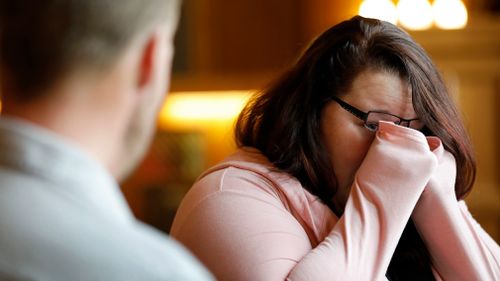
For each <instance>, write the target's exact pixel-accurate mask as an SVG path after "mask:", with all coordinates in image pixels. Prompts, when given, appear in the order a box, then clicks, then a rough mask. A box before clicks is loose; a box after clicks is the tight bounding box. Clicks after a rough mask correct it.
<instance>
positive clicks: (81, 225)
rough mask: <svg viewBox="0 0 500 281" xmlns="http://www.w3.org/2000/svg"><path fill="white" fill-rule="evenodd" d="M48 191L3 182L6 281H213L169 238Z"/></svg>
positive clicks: (22, 181) (1, 261)
mask: <svg viewBox="0 0 500 281" xmlns="http://www.w3.org/2000/svg"><path fill="white" fill-rule="evenodd" d="M0 170H1V169H0ZM4 174H5V173H2V171H0V175H4ZM5 175H6V174H5ZM28 185H29V186H28ZM49 188H51V187H50V186H48V185H46V184H44V183H43V182H36V180H33V179H32V178H30V177H25V176H23V175H14V174H11V175H9V176H8V177H4V178H2V179H1V180H0V276H2V274H7V273H8V274H10V275H19V276H24V278H26V277H28V279H30V277H33V278H34V277H36V278H34V279H36V280H79V278H80V279H81V280H209V277H208V276H209V275H208V273H207V272H206V271H205V270H204V269H203V267H202V266H201V265H200V264H199V263H198V261H197V260H196V259H195V258H194V257H193V256H191V255H190V254H189V253H188V252H187V251H185V250H184V248H183V247H182V246H180V245H179V244H178V243H177V242H176V241H174V240H172V239H170V238H169V237H168V236H166V235H164V234H161V233H160V232H158V231H156V230H155V229H153V228H151V227H149V226H147V225H145V224H143V223H141V222H138V221H137V220H135V219H134V218H130V220H128V221H120V220H115V219H114V217H113V216H108V215H106V214H105V213H102V212H100V211H99V212H96V211H95V210H92V208H91V205H90V204H84V203H86V202H80V201H78V200H73V198H72V197H71V196H72V194H65V193H64V192H57V193H52V192H50V191H48V189H49ZM75 276H79V277H77V278H76V279H75Z"/></svg>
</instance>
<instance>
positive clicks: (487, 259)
mask: <svg viewBox="0 0 500 281" xmlns="http://www.w3.org/2000/svg"><path fill="white" fill-rule="evenodd" d="M429 144H430V145H431V146H433V147H434V153H435V155H436V156H437V158H438V161H439V165H438V168H437V170H436V171H435V173H434V175H433V176H432V177H431V180H430V181H429V183H428V185H427V187H426V188H425V191H424V192H423V194H422V196H421V198H420V199H419V201H418V204H417V206H416V208H415V210H414V212H413V215H412V218H413V221H414V222H415V225H416V227H417V229H418V231H419V233H420V235H421V236H422V239H423V240H424V242H425V244H426V245H427V248H428V250H429V253H430V255H431V259H432V263H433V265H434V267H435V268H436V270H437V272H438V273H439V275H440V276H441V278H443V279H444V280H467V281H473V280H478V281H479V280H480V281H489V280H491V281H493V280H500V249H499V247H498V245H497V244H496V243H495V242H494V241H493V239H491V237H489V236H488V234H487V233H486V232H485V231H484V230H483V229H482V228H481V226H479V224H477V222H476V221H475V220H474V219H473V218H472V216H471V215H470V213H469V211H468V210H467V206H466V205H465V202H463V201H460V202H458V201H457V199H456V196H455V189H454V186H455V175H456V167H455V165H456V164H455V159H454V158H453V156H452V155H451V153H449V152H447V151H445V150H444V148H443V146H442V145H441V143H440V141H439V140H437V139H436V138H430V139H429Z"/></svg>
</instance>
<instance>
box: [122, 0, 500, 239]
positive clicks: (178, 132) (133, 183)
mask: <svg viewBox="0 0 500 281" xmlns="http://www.w3.org/2000/svg"><path fill="white" fill-rule="evenodd" d="M358 13H360V14H362V15H365V16H370V17H378V18H381V19H385V20H388V21H392V22H393V23H396V24H398V25H400V26H401V27H403V28H404V29H406V30H407V31H408V32H409V33H410V34H411V35H412V36H413V37H414V39H415V40H416V41H417V42H418V43H420V44H421V45H422V46H423V47H424V48H425V49H426V50H427V52H428V53H429V54H430V56H431V57H432V59H433V60H434V62H435V63H436V64H437V65H438V67H439V69H440V70H441V71H442V73H443V76H444V77H445V80H446V81H447V84H448V87H449V89H450V90H451V92H452V94H453V96H454V97H455V99H456V101H457V103H458V104H459V107H460V110H461V112H462V114H463V118H464V120H465V123H466V125H467V128H468V130H469V132H470V135H471V137H472V140H473V143H474V146H475V149H476V153H477V160H478V174H477V180H476V184H475V187H474V189H473V192H472V193H471V194H470V195H469V196H468V198H467V202H468V205H469V209H470V210H471V212H472V214H473V215H474V217H475V218H476V219H477V220H478V221H479V223H480V224H481V225H482V226H483V227H484V228H485V229H486V230H487V231H488V232H489V233H490V234H491V235H492V236H493V237H494V239H496V241H497V242H499V241H500V148H499V146H498V145H499V144H500V125H499V124H498V122H499V121H500V120H498V119H499V118H498V117H497V112H498V109H499V108H500V1H499V0H463V1H460V0H433V1H427V0H400V1H397V0H394V1H392V0H365V1H361V0H360V1H345V0H238V1H235V0H210V1H208V0H185V1H184V6H183V12H182V19H181V22H180V26H179V29H178V32H177V36H176V43H175V44H176V54H175V60H174V67H173V80H172V85H171V93H170V94H169V96H168V97H167V100H166V102H165V105H164V107H163V110H162V112H161V115H160V118H159V121H158V127H159V130H158V133H157V136H156V138H155V139H154V142H153V145H152V146H151V149H150V151H149V153H148V155H147V157H146V158H145V160H144V161H143V163H142V164H141V166H140V167H139V169H137V171H136V173H135V174H133V175H132V176H131V177H130V178H129V179H128V180H127V181H125V182H124V183H123V190H124V192H125V196H126V198H127V200H128V201H129V203H130V205H131V207H132V210H133V211H134V213H135V214H136V216H137V217H138V218H139V219H140V220H143V221H144V222H146V223H148V224H151V225H153V226H155V227H156V228H158V229H160V230H162V231H164V232H168V231H169V229H170V225H171V223H172V219H173V216H174V215H175V211H176V209H177V206H178V205H179V203H180V200H181V199H182V197H183V196H184V194H185V193H186V192H187V191H188V189H189V188H190V187H191V185H192V183H193V182H194V181H195V179H196V177H197V176H198V175H199V174H200V173H201V172H202V171H203V170H205V169H206V168H208V167H210V166H211V165H214V164H215V163H217V162H218V161H220V160H222V159H223V158H224V157H226V156H227V155H229V154H230V153H231V152H232V151H233V150H234V149H235V145H234V141H233V136H232V129H233V125H234V120H235V117H236V116H237V115H238V113H239V111H240V110H241V108H242V106H243V105H244V104H245V101H246V100H247V98H248V97H249V95H251V94H252V93H254V92H256V91H258V90H259V89H261V88H263V87H264V86H265V85H266V84H267V83H269V82H270V81H271V80H272V79H273V78H275V77H276V76H277V75H279V74H280V72H281V71H283V70H284V69H285V68H286V67H287V66H289V65H290V64H292V63H293V62H294V61H295V59H296V58H297V57H298V55H299V54H300V53H301V51H302V50H303V49H304V48H306V46H307V45H308V43H309V42H310V41H311V40H312V39H314V38H315V37H316V36H318V35H319V34H320V33H321V32H322V31H324V30H325V29H327V28H329V27H330V26H332V25H334V24H336V23H339V22H340V21H342V20H345V19H348V18H350V17H352V16H354V15H356V14H358Z"/></svg>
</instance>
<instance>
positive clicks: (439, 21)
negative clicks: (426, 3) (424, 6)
mask: <svg viewBox="0 0 500 281" xmlns="http://www.w3.org/2000/svg"><path fill="white" fill-rule="evenodd" d="M432 9H433V12H434V22H435V23H436V26H437V27H439V28H442V29H460V28H464V27H465V26H466V25H467V9H466V8H465V5H464V3H463V2H462V1H460V0H436V1H435V2H434V4H433V7H432Z"/></svg>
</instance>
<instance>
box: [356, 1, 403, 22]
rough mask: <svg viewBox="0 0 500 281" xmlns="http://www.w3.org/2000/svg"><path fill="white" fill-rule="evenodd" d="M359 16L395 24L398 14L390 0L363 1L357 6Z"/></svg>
mask: <svg viewBox="0 0 500 281" xmlns="http://www.w3.org/2000/svg"><path fill="white" fill-rule="evenodd" d="M359 15H361V16H363V17H366V18H374V19H379V20H384V21H388V22H390V23H393V24H396V22H397V20H398V14H397V12H396V5H394V3H393V2H392V1H391V0H365V1H363V3H361V5H360V6H359Z"/></svg>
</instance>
